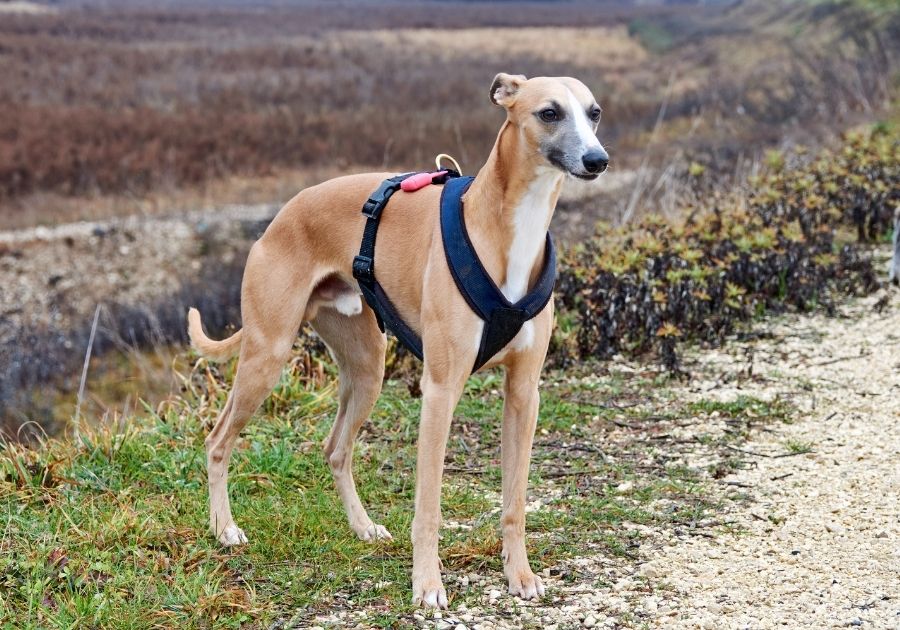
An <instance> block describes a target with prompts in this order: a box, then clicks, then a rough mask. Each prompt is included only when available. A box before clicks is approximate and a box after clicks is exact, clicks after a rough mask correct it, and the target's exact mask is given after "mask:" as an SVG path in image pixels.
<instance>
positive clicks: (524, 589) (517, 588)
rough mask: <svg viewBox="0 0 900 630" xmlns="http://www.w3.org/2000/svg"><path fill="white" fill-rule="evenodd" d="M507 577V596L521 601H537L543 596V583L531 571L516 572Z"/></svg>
mask: <svg viewBox="0 0 900 630" xmlns="http://www.w3.org/2000/svg"><path fill="white" fill-rule="evenodd" d="M508 577H509V594H510V595H517V596H519V597H521V598H522V599H538V598H539V597H541V596H543V594H544V583H543V582H542V581H541V578H539V577H538V576H536V575H535V574H534V573H532V571H531V569H527V570H524V571H519V572H516V573H515V574H514V575H510V576H508Z"/></svg>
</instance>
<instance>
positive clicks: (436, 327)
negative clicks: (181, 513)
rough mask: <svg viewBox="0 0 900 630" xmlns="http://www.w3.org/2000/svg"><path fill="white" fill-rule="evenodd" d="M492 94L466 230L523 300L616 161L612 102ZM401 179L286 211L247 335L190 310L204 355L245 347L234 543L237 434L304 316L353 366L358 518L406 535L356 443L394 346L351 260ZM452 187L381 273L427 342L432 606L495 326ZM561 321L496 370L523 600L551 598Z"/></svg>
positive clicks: (317, 194) (336, 448) (307, 197)
mask: <svg viewBox="0 0 900 630" xmlns="http://www.w3.org/2000/svg"><path fill="white" fill-rule="evenodd" d="M490 98H491V101H492V102H493V103H494V104H496V105H499V106H501V107H503V108H504V109H505V110H506V121H505V122H504V123H503V125H502V127H501V128H500V132H499V134H498V136H497V140H496V142H495V144H494V148H493V150H492V151H491V154H490V155H489V156H488V159H487V162H486V163H485V165H484V166H483V167H482V169H481V170H480V171H479V172H478V175H477V176H476V177H475V179H474V181H473V182H472V183H471V185H470V187H469V188H468V190H467V192H466V193H465V196H464V197H463V202H464V204H465V224H466V227H467V230H468V233H469V236H470V240H471V241H472V245H473V246H474V248H475V250H476V252H477V255H478V258H479V259H480V261H481V263H482V265H483V266H484V269H485V270H486V271H487V272H488V274H489V275H490V277H491V279H493V281H494V282H495V283H496V286H497V287H499V289H500V291H502V293H503V295H504V296H505V297H506V298H507V299H509V300H510V301H511V302H514V301H516V300H518V299H520V298H521V297H522V296H524V295H525V294H526V293H527V292H528V291H529V286H530V285H532V284H533V283H534V282H535V279H536V277H537V275H538V274H539V273H540V271H541V265H542V261H543V260H544V256H543V255H544V249H545V247H546V245H545V244H546V242H547V240H546V234H547V229H548V227H549V224H550V219H551V217H552V215H553V210H554V208H555V207H556V202H557V198H558V196H559V192H560V188H561V186H562V183H563V180H564V179H565V177H566V176H573V177H576V178H579V179H585V180H591V179H595V178H596V177H598V176H599V174H600V173H602V172H603V171H604V170H606V167H607V164H608V161H609V157H608V155H607V153H606V151H605V150H604V149H603V146H602V145H601V144H600V142H599V141H598V139H597V137H596V130H597V124H598V121H599V120H600V108H599V106H598V105H597V102H596V100H595V99H594V97H593V95H592V94H591V92H590V90H589V89H588V88H587V87H585V85H584V84H583V83H581V82H580V81H578V80H576V79H573V78H569V77H552V78H551V77H537V78H532V79H526V78H525V77H524V76H521V75H510V74H504V73H501V74H498V75H497V77H496V78H495V80H494V82H493V85H492V86H491V89H490ZM390 175H391V174H389V173H369V174H361V175H349V176H345V177H339V178H336V179H332V180H329V181H326V182H324V183H322V184H319V185H317V186H314V187H312V188H308V189H306V190H303V191H302V192H300V193H299V194H297V195H296V196H295V197H294V198H293V199H291V200H290V201H289V202H288V203H287V205H285V206H284V208H282V209H281V211H280V212H279V213H278V215H277V216H276V217H275V219H274V220H273V221H272V223H271V225H270V226H269V227H268V229H267V230H266V232H265V233H264V234H263V236H262V237H261V238H260V239H259V241H257V242H256V243H255V244H254V245H253V247H252V249H251V250H250V254H249V257H248V259H247V266H246V269H245V271H244V279H243V284H242V287H241V314H242V319H243V328H242V329H241V330H239V331H238V332H237V333H235V334H234V335H232V336H231V337H229V338H228V339H225V340H223V341H214V340H211V339H209V338H208V337H207V336H206V335H205V334H204V333H203V329H202V326H201V321H200V314H199V313H198V312H197V311H196V309H191V310H190V312H189V314H188V322H189V333H190V337H191V341H192V343H193V346H194V347H195V348H196V349H197V351H198V352H199V353H200V354H202V355H204V356H206V357H208V358H210V359H212V360H225V359H228V358H230V357H232V356H234V355H235V354H238V353H240V359H239V363H238V366H237V374H236V376H235V379H234V385H233V387H232V389H231V392H230V394H229V396H228V400H227V402H226V403H225V406H224V408H223V409H222V411H221V413H220V414H219V417H218V420H217V421H216V424H215V427H214V428H213V429H212V431H211V432H210V434H209V436H208V437H207V438H206V452H207V467H208V476H209V500H210V527H211V529H212V531H213V533H214V535H215V536H216V537H217V538H218V540H219V541H220V542H221V543H222V544H224V545H237V544H242V543H246V542H247V537H246V535H245V534H244V532H243V531H242V530H241V529H240V528H239V527H238V526H237V525H236V524H235V521H234V519H233V518H232V514H231V508H230V505H229V501H228V462H229V459H230V457H231V452H232V449H233V448H234V444H235V440H236V439H237V437H238V435H239V433H240V431H241V429H242V428H243V427H244V426H245V425H246V423H247V421H248V420H249V418H250V416H251V415H252V414H253V413H254V411H255V410H256V409H257V407H258V406H259V405H260V403H261V402H262V401H263V400H264V399H265V397H266V396H267V395H268V394H269V392H270V391H271V389H272V388H273V387H274V385H275V383H276V382H277V380H278V378H279V376H280V373H281V369H282V367H283V365H284V364H285V362H286V361H287V359H288V358H289V354H290V351H291V347H292V345H293V342H294V339H295V337H296V335H297V332H298V329H299V327H300V325H301V324H302V323H303V322H304V321H309V322H310V324H311V325H312V327H313V329H314V330H315V331H316V333H317V334H318V335H319V336H320V337H321V338H322V340H323V341H324V342H325V343H326V344H327V346H328V348H329V349H330V350H331V353H332V355H333V356H334V358H335V360H336V362H337V364H338V366H339V372H340V382H339V407H338V412H337V417H336V419H335V421H334V426H333V427H332V429H331V433H330V435H329V436H328V439H327V441H326V442H325V455H326V457H327V460H328V463H329V466H330V468H331V470H332V472H333V475H334V481H335V485H336V486H337V491H338V493H339V495H340V497H341V500H342V502H343V504H344V507H345V509H346V512H347V518H348V520H349V522H350V527H351V528H353V531H354V532H356V534H357V535H358V536H359V537H360V538H361V539H363V540H373V539H377V538H391V535H390V533H389V532H388V531H387V529H385V528H384V527H383V526H382V525H379V524H376V523H375V522H373V521H372V519H371V518H370V517H369V514H368V513H367V512H366V509H365V508H364V507H363V505H362V502H361V501H360V498H359V496H358V494H357V492H356V486H355V484H354V481H353V474H352V456H353V443H354V440H355V438H356V435H357V432H358V431H359V428H360V426H361V425H362V424H363V422H364V421H365V420H366V419H367V417H368V416H369V414H370V412H371V410H372V408H373V406H374V404H375V401H376V399H377V398H378V395H379V394H380V392H381V386H382V380H383V375H384V357H385V348H386V345H387V341H386V337H385V335H384V333H383V332H382V331H381V330H380V328H379V325H378V323H377V320H376V316H375V313H374V312H373V311H372V310H371V309H370V308H369V307H368V305H366V304H364V303H363V301H362V300H361V298H360V292H359V287H358V285H357V283H356V281H355V280H354V279H353V275H352V268H351V267H352V262H353V259H354V254H355V250H356V249H357V248H358V246H359V243H360V238H361V235H362V233H363V226H364V222H365V217H364V216H362V214H361V213H360V207H361V206H362V204H363V202H365V201H366V199H367V197H368V195H369V193H370V192H371V191H372V190H374V189H375V188H376V187H378V186H379V184H380V183H381V182H382V180H384V179H385V178H387V177H390ZM440 195H441V187H440V186H427V187H425V188H422V189H421V190H419V191H418V192H415V193H401V194H397V195H394V197H392V198H391V201H390V206H389V208H388V209H387V210H386V212H385V218H384V220H383V221H382V226H381V229H380V233H379V234H380V235H379V238H378V244H377V260H378V275H379V281H380V282H381V285H382V286H383V288H384V290H385V291H386V293H387V294H388V295H389V296H390V299H391V301H392V302H393V303H394V305H395V306H396V309H397V311H399V313H400V315H401V316H402V317H403V319H404V320H405V322H406V323H407V324H408V325H409V327H411V328H412V329H414V330H415V331H416V332H417V333H418V334H419V335H421V339H422V344H423V348H424V360H423V364H424V365H423V371H422V380H421V390H422V398H423V400H422V414H421V420H420V425H419V442H418V456H417V471H416V490H415V516H414V519H413V522H412V543H413V568H412V591H413V602H414V603H415V604H420V605H423V606H425V607H431V608H438V607H440V608H446V607H447V593H446V590H445V589H444V586H443V584H442V582H441V563H440V560H439V558H438V530H439V528H440V524H441V508H440V494H441V477H442V474H443V467H444V454H445V449H446V445H447V439H448V435H449V430H450V422H451V418H452V416H453V410H454V408H455V407H456V404H457V402H458V400H459V398H460V396H461V394H462V391H463V387H464V384H465V382H466V380H467V378H468V377H469V375H470V373H471V370H472V365H473V359H474V358H475V356H476V353H477V352H478V349H479V341H480V339H481V331H482V327H483V326H484V321H483V320H482V319H480V318H479V317H478V316H477V315H476V314H475V313H474V312H473V310H472V309H471V308H470V307H469V305H468V304H467V303H466V301H465V300H464V299H463V297H462V296H461V295H460V293H459V292H458V291H455V290H453V287H454V280H453V278H452V277H451V272H450V270H449V269H448V263H447V260H446V258H445V254H444V247H443V244H442V241H441V227H440V222H439V219H438V213H437V209H438V206H439V203H440ZM552 325H553V306H552V300H551V301H550V302H549V303H548V304H547V306H545V307H544V308H543V310H541V311H540V312H539V314H538V315H537V316H536V317H534V318H533V319H531V320H529V321H528V322H527V323H525V324H524V326H523V327H522V328H521V329H520V330H519V332H518V334H517V335H516V336H515V338H513V340H512V341H511V342H509V343H508V344H507V345H506V346H505V347H504V348H503V349H502V350H501V351H500V352H499V353H498V354H496V355H494V357H493V358H492V359H491V360H490V361H489V362H488V363H487V364H486V365H485V366H484V367H486V368H489V367H492V366H497V365H502V366H504V368H505V383H504V395H505V401H504V408H503V422H502V429H501V465H502V474H503V482H502V486H503V512H502V518H501V528H502V536H503V550H502V558H503V566H504V572H505V574H506V578H507V580H508V582H509V592H510V594H512V595H518V596H520V597H522V598H524V599H532V598H537V597H539V596H541V595H543V593H544V586H543V584H542V583H541V579H540V578H539V577H538V576H537V575H535V574H534V572H533V571H532V570H531V567H530V566H529V562H528V556H527V552H526V549H525V502H526V489H527V483H528V469H529V462H530V458H531V446H532V439H533V437H534V431H535V425H536V423H537V416H538V382H539V379H540V375H541V367H542V364H543V362H544V357H545V355H546V352H547V345H548V343H549V340H550V334H551V329H552Z"/></svg>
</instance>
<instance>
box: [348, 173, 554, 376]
mask: <svg viewBox="0 0 900 630" xmlns="http://www.w3.org/2000/svg"><path fill="white" fill-rule="evenodd" d="M414 174H415V173H405V174H403V175H397V176H396V177H391V178H390V179H386V180H384V181H383V182H382V183H381V186H379V187H378V189H377V190H376V191H375V192H374V193H372V196H371V197H369V199H368V201H366V203H365V204H363V208H362V213H363V214H364V215H365V216H366V227H365V231H364V232H363V238H362V243H361V244H360V247H359V255H358V256H357V257H356V258H354V259H353V277H354V278H356V280H357V281H358V282H359V288H360V290H361V291H362V294H363V297H365V299H366V302H367V303H368V305H369V306H370V307H371V308H372V310H373V311H375V317H376V318H377V320H378V326H379V327H380V328H381V331H382V332H384V330H385V328H387V329H388V330H390V331H391V332H392V333H394V335H396V336H397V339H399V340H400V342H401V343H402V344H403V345H404V346H406V348H407V349H408V350H409V351H410V352H412V353H413V354H414V355H416V356H417V357H418V358H419V359H421V358H422V356H423V353H422V339H421V337H419V335H417V334H416V332H415V331H414V330H413V329H412V328H410V327H409V326H408V325H407V324H406V322H404V321H403V318H402V317H400V314H399V313H398V311H397V308H396V307H395V306H394V304H393V303H392V302H391V300H390V298H389V297H388V296H387V294H386V293H385V292H384V289H382V287H381V285H380V284H379V283H378V281H377V280H376V279H375V238H376V236H377V234H378V223H379V221H380V219H381V213H382V211H383V210H384V208H385V206H387V202H388V200H389V199H390V198H391V195H393V194H394V193H395V192H397V190H399V189H400V185H401V182H402V181H403V180H404V179H406V178H407V177H410V176H411V175H414ZM473 179H474V178H473V177H461V176H459V174H458V173H457V172H456V171H448V172H447V173H446V174H445V175H440V176H438V177H436V178H435V179H434V180H433V182H432V183H435V184H444V190H443V191H442V193H441V217H440V218H441V236H442V240H443V243H444V252H445V254H446V256H447V265H448V266H449V267H450V273H451V275H452V276H453V280H454V282H455V283H456V287H457V289H459V292H460V293H461V294H462V296H463V298H465V300H466V303H467V304H468V305H469V308H471V309H472V311H473V312H474V313H475V314H476V315H478V317H480V318H481V319H482V320H483V321H484V330H483V332H482V334H481V344H480V346H479V348H478V356H477V357H476V358H475V365H474V366H473V368H472V371H473V372H475V371H477V370H478V369H479V368H480V367H481V366H483V365H484V364H485V363H487V362H488V361H489V360H490V359H491V357H493V356H494V355H495V354H497V353H498V352H499V351H500V350H502V349H503V348H504V346H506V344H508V343H509V342H510V341H512V339H513V337H515V336H516V335H517V334H518V332H519V330H520V329H521V328H522V326H523V325H524V324H525V322H527V321H528V320H529V319H532V318H533V317H535V316H536V315H537V314H538V313H540V312H541V311H542V310H543V309H544V307H545V306H546V305H547V302H549V301H550V297H551V295H552V293H553V285H554V284H555V283H556V250H555V249H554V247H553V239H552V238H551V237H550V233H549V232H548V233H547V245H546V247H545V250H544V266H543V269H542V270H541V275H540V278H539V279H538V282H537V284H536V285H535V287H534V288H533V289H532V290H531V291H530V292H529V293H528V294H527V295H525V297H523V298H522V299H521V300H519V301H518V302H516V303H515V304H513V303H511V302H510V301H509V300H507V299H506V296H504V295H503V293H502V292H501V291H500V289H498V288H497V285H496V284H495V283H494V281H493V280H492V279H491V277H490V275H488V273H487V271H485V269H484V266H483V265H482V264H481V261H480V260H479V259H478V254H477V253H476V252H475V248H474V247H473V246H472V241H471V240H470V239H469V234H468V232H467V231H466V224H465V220H464V218H463V204H462V196H463V194H464V193H465V191H466V190H467V189H468V187H469V184H471V183H472V180H473Z"/></svg>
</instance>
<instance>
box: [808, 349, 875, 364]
mask: <svg viewBox="0 0 900 630" xmlns="http://www.w3.org/2000/svg"><path fill="white" fill-rule="evenodd" d="M870 354H872V353H871V352H866V353H865V354H854V355H851V356H849V357H837V358H836V359H828V360H827V361H819V362H818V363H813V364H812V365H813V366H815V367H820V366H823V365H832V364H834V363H840V362H841V361H851V360H853V359H862V358H863V357H867V356H869V355H870Z"/></svg>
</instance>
